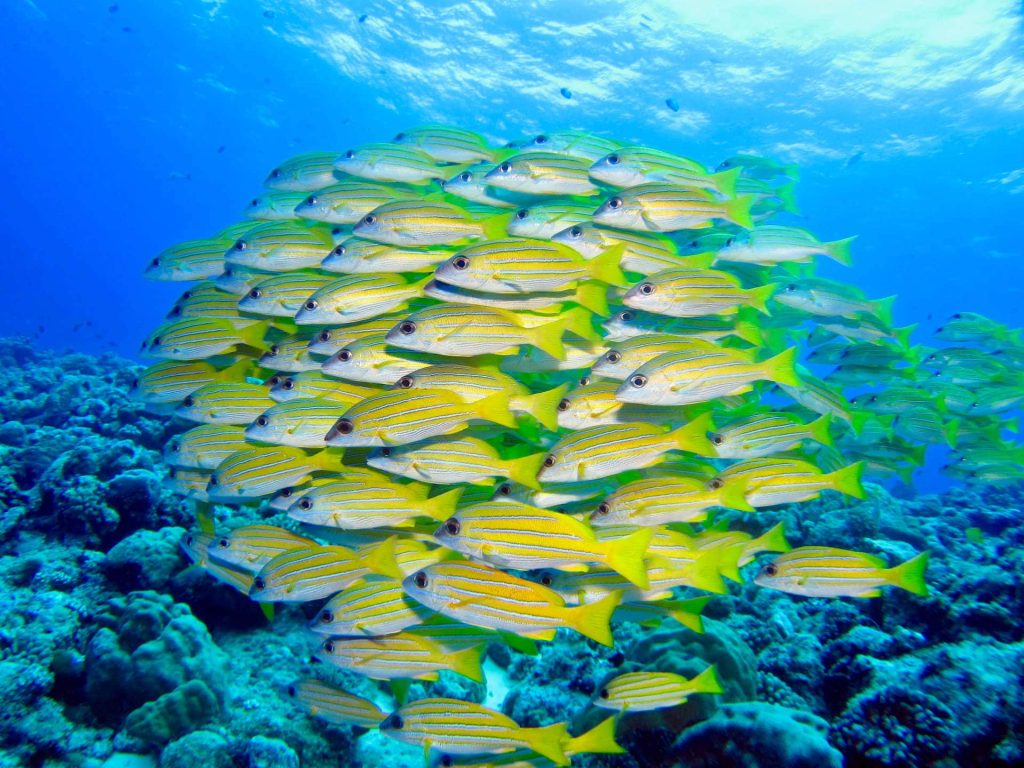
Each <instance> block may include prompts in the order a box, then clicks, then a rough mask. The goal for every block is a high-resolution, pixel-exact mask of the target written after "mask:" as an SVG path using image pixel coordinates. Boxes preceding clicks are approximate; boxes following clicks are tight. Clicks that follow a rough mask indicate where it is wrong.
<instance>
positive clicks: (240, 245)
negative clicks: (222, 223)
mask: <svg viewBox="0 0 1024 768" xmlns="http://www.w3.org/2000/svg"><path fill="white" fill-rule="evenodd" d="M248 247H249V244H248V243H247V242H245V240H236V241H235V250H236V251H244V250H245V249H246V248H248Z"/></svg>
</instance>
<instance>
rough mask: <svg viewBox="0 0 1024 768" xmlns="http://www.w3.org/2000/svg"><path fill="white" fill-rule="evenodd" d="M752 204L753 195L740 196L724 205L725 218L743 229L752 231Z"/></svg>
mask: <svg viewBox="0 0 1024 768" xmlns="http://www.w3.org/2000/svg"><path fill="white" fill-rule="evenodd" d="M753 202H754V196H753V195H740V196H739V197H736V198H733V199H732V200H729V201H728V202H726V203H725V218H726V219H727V220H728V221H731V222H732V223H733V224H738V225H739V226H741V227H743V228H744V229H753V228H754V220H753V219H751V218H750V206H751V205H752V204H753Z"/></svg>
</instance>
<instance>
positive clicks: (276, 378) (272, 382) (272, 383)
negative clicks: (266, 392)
mask: <svg viewBox="0 0 1024 768" xmlns="http://www.w3.org/2000/svg"><path fill="white" fill-rule="evenodd" d="M280 383H281V376H280V374H277V373H275V374H274V375H273V376H271V377H270V378H269V379H267V386H268V387H276V386H277V385H278V384H280Z"/></svg>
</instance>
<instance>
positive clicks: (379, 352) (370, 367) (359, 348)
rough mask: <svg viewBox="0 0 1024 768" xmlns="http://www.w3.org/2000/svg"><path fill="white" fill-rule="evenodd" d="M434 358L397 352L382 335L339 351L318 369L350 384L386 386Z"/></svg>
mask: <svg viewBox="0 0 1024 768" xmlns="http://www.w3.org/2000/svg"><path fill="white" fill-rule="evenodd" d="M436 359H437V358H436V357H433V356H431V355H426V354H422V353H420V352H414V351H412V350H407V349H398V348H396V347H394V346H392V345H391V344H389V343H388V342H387V340H386V339H385V338H384V337H383V335H380V336H369V337H366V338H364V339H360V340H359V341H354V342H352V343H350V344H348V345H347V346H345V347H343V348H341V349H339V350H338V351H337V352H335V353H334V354H333V355H331V357H330V358H329V359H327V360H326V361H325V362H324V363H323V365H322V366H321V370H322V371H323V372H324V373H326V374H329V375H330V376H337V377H338V378H341V379H347V380H348V381H350V382H352V381H357V382H361V383H363V384H382V385H390V384H394V383H395V382H397V381H401V379H402V378H403V377H405V376H408V375H409V374H411V373H415V372H416V371H418V370H421V369H423V368H426V367H428V366H429V365H431V364H432V363H434V362H435V360H436ZM368 394H373V393H372V392H371V393H368Z"/></svg>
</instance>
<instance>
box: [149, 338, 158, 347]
mask: <svg viewBox="0 0 1024 768" xmlns="http://www.w3.org/2000/svg"><path fill="white" fill-rule="evenodd" d="M150 346H152V347H159V346H160V337H159V336H154V337H153V341H152V343H151V344H150Z"/></svg>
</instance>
